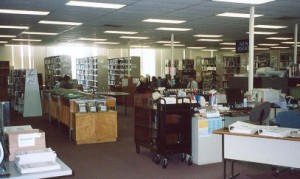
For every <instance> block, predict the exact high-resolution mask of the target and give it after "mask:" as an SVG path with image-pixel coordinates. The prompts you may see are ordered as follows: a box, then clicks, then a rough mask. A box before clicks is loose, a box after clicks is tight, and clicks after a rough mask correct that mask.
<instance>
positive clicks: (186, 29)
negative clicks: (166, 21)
mask: <svg viewBox="0 0 300 179" xmlns="http://www.w3.org/2000/svg"><path fill="white" fill-rule="evenodd" d="M155 30H164V31H189V30H192V29H189V28H171V27H160V28H156V29H155Z"/></svg>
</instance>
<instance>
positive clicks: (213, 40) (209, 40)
mask: <svg viewBox="0 0 300 179" xmlns="http://www.w3.org/2000/svg"><path fill="white" fill-rule="evenodd" d="M197 41H201V42H221V41H223V40H222V39H198V40H197Z"/></svg>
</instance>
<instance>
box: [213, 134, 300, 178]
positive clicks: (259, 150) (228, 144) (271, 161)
mask: <svg viewBox="0 0 300 179" xmlns="http://www.w3.org/2000/svg"><path fill="white" fill-rule="evenodd" d="M213 133H214V134H220V135H222V146H223V149H222V155H223V167H224V168H223V172H224V173H223V175H224V178H226V160H231V161H232V163H231V176H230V177H234V176H236V175H238V174H234V161H235V160H239V161H247V162H254V163H262V164H268V165H273V166H283V167H292V168H300V160H299V158H300V152H299V148H300V139H299V138H291V137H286V138H277V137H267V136H261V135H258V134H238V133H231V132H229V131H228V129H219V130H215V131H214V132H213Z"/></svg>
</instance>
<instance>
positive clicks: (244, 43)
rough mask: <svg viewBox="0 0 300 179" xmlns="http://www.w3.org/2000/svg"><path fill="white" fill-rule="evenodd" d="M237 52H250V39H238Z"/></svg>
mask: <svg viewBox="0 0 300 179" xmlns="http://www.w3.org/2000/svg"><path fill="white" fill-rule="evenodd" d="M235 52H236V53H248V52H249V39H244V40H237V41H236V44H235Z"/></svg>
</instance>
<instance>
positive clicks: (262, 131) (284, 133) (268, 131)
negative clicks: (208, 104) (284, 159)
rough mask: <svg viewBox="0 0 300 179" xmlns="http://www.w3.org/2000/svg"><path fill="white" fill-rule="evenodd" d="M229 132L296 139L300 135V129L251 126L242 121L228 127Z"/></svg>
mask: <svg viewBox="0 0 300 179" xmlns="http://www.w3.org/2000/svg"><path fill="white" fill-rule="evenodd" d="M228 129H229V132H233V133H240V134H255V133H257V134H259V135H262V136H269V137H294V136H296V134H300V131H299V129H293V128H285V127H278V126H262V125H255V124H250V123H246V122H242V121H237V122H235V123H233V124H231V125H229V126H228Z"/></svg>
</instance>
